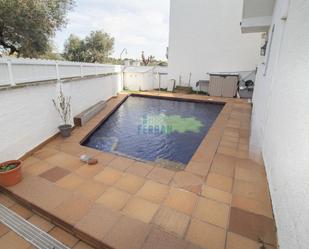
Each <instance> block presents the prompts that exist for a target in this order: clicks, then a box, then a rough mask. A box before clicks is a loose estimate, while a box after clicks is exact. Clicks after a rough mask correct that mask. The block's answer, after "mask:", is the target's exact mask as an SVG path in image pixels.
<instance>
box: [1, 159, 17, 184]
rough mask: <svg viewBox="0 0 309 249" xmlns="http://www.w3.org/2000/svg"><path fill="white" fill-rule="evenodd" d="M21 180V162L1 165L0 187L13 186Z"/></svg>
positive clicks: (13, 161)
mask: <svg viewBox="0 0 309 249" xmlns="http://www.w3.org/2000/svg"><path fill="white" fill-rule="evenodd" d="M21 179H22V176H21V161H17V160H12V161H6V162H3V163H0V185H2V186H6V187H8V186H13V185H15V184H17V183H19V182H20V181H21Z"/></svg>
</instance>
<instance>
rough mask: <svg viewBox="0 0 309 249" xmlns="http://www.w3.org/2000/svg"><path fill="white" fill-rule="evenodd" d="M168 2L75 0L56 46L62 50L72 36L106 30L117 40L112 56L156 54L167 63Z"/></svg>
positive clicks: (128, 56)
mask: <svg viewBox="0 0 309 249" xmlns="http://www.w3.org/2000/svg"><path fill="white" fill-rule="evenodd" d="M169 2H170V1H169V0H76V3H75V7H74V9H73V10H72V11H71V12H69V14H68V24H67V26H66V27H65V28H62V30H60V31H58V32H57V33H56V36H55V39H54V43H55V47H56V50H57V51H58V52H62V51H63V46H64V42H65V40H66V39H67V38H68V37H69V35H70V34H75V35H77V36H79V37H80V38H84V37H85V36H87V35H88V34H89V33H90V31H93V30H103V31H104V32H107V33H109V34H110V35H111V36H112V37H114V38H115V46H114V53H113V56H114V57H115V58H119V57H120V53H121V51H122V50H123V49H124V48H126V49H127V51H128V52H127V54H125V53H124V54H123V55H122V58H126V57H127V58H140V57H141V52H142V51H145V55H146V56H148V55H150V54H151V55H154V56H155V58H156V59H163V60H165V54H166V47H167V46H168V31H169Z"/></svg>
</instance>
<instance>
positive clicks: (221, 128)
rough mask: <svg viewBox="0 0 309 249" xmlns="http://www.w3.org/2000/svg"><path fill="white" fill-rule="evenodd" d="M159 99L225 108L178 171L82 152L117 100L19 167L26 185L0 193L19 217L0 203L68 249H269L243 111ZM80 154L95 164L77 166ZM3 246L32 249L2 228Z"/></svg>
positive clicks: (263, 186)
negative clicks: (85, 138) (69, 135)
mask: <svg viewBox="0 0 309 249" xmlns="http://www.w3.org/2000/svg"><path fill="white" fill-rule="evenodd" d="M147 94H152V95H158V93H147ZM160 95H161V96H165V97H169V98H180V99H184V98H185V99H192V100H198V101H220V102H224V103H225V106H224V108H223V110H222V112H221V113H220V115H219V116H218V118H217V120H216V121H215V123H214V124H213V126H212V127H211V129H210V130H209V132H208V134H207V136H206V137H205V138H204V139H203V141H202V143H201V145H200V146H199V148H198V149H197V151H196V153H195V154H194V156H193V157H192V160H191V161H190V162H189V164H188V165H187V167H186V168H185V170H184V171H173V170H170V169H166V168H162V167H160V165H158V164H154V163H143V162H138V161H135V160H132V159H128V158H125V157H121V156H118V155H114V154H110V153H104V152H100V151H97V150H93V149H91V148H87V147H83V146H81V145H79V142H80V141H81V140H82V139H83V138H84V137H85V136H86V135H87V134H89V132H90V131H91V130H93V129H94V128H95V127H96V126H97V125H98V124H99V122H100V121H101V120H103V119H104V118H105V117H106V116H107V115H108V114H109V113H111V112H112V111H113V110H114V109H115V108H116V107H117V105H119V104H120V103H121V101H123V100H124V99H125V97H126V95H125V94H121V95H119V96H118V97H116V98H112V99H111V100H109V101H108V103H107V106H106V108H105V109H104V110H103V111H101V112H100V113H99V114H98V115H97V116H96V117H94V118H93V119H92V120H90V121H89V122H88V123H87V124H86V125H85V126H83V127H79V128H76V129H75V130H74V131H73V134H72V136H71V137H70V138H67V139H63V138H61V137H56V138H55V139H53V140H52V141H50V142H49V143H47V144H45V145H44V146H42V147H41V148H40V149H38V150H36V151H35V152H34V153H32V155H30V156H29V157H27V158H25V159H24V161H23V174H24V179H23V181H22V182H21V183H19V184H18V185H16V186H14V187H10V188H7V189H4V188H3V189H2V190H3V192H5V194H6V195H9V196H10V198H16V199H17V200H18V202H19V203H20V204H21V205H23V206H25V207H26V208H23V207H22V206H21V205H18V206H17V204H16V203H15V201H13V200H12V199H10V198H7V197H6V196H4V195H2V194H1V195H0V203H4V204H5V205H6V206H10V207H11V208H12V209H13V210H15V211H16V212H17V213H20V214H21V215H22V216H23V217H25V218H27V219H28V220H29V221H31V220H32V221H33V222H34V223H35V224H37V225H38V226H39V227H40V226H41V227H42V228H44V229H45V230H47V231H49V232H50V234H52V235H53V236H54V237H56V238H58V239H59V240H60V241H65V243H66V244H67V245H69V246H70V247H73V248H75V249H76V248H77V249H81V248H91V247H90V245H91V246H93V247H96V248H115V249H150V248H153V249H172V248H177V249H182V248H183V249H193V248H205V249H242V248H244V249H251V248H252V249H259V248H260V246H261V243H260V241H262V242H264V243H265V247H266V248H268V249H271V248H275V247H276V228H275V222H274V218H273V215H272V207H271V200H270V195H269V190H268V184H267V180H266V174H265V169H264V166H263V164H262V162H261V161H258V162H257V161H254V160H253V159H255V158H252V154H251V153H250V151H249V135H250V130H249V129H250V118H251V106H250V104H248V103H246V102H245V101H243V100H237V99H221V98H210V97H207V96H199V95H180V94H162V93H161V94H160ZM84 153H86V154H90V155H93V156H95V157H96V158H98V161H99V163H98V164H97V165H95V166H88V165H86V164H84V163H82V162H80V160H79V156H80V155H81V154H84ZM33 212H37V213H39V214H40V215H43V216H44V217H46V218H47V219H48V220H45V219H43V218H41V217H40V216H37V215H33ZM55 225H56V227H55ZM64 230H66V231H64ZM0 236H1V237H0V244H1V245H2V244H3V245H7V244H8V243H9V241H12V240H14V243H16V245H15V244H14V246H15V248H28V247H30V245H29V244H28V243H25V242H24V241H23V240H22V239H20V238H19V237H18V236H17V235H15V234H14V233H13V232H11V231H9V230H8V229H7V228H6V227H4V226H2V225H1V226H0ZM80 239H81V240H83V241H84V242H82V241H80ZM85 242H86V243H87V244H89V245H87V244H84V243H85ZM16 246H19V247H16ZM5 248H10V247H5Z"/></svg>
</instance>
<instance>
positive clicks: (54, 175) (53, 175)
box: [40, 167, 71, 182]
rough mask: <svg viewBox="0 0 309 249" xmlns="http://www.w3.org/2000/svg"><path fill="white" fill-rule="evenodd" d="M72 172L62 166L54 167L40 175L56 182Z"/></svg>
mask: <svg viewBox="0 0 309 249" xmlns="http://www.w3.org/2000/svg"><path fill="white" fill-rule="evenodd" d="M70 173H71V172H70V171H69V170H66V169H63V168H60V167H54V168H51V169H50V170H47V171H46V172H44V173H42V174H40V176H41V177H43V178H45V179H47V180H49V181H51V182H56V181H58V180H60V179H62V178H63V177H65V176H66V175H68V174H70Z"/></svg>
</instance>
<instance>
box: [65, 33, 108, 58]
mask: <svg viewBox="0 0 309 249" xmlns="http://www.w3.org/2000/svg"><path fill="white" fill-rule="evenodd" d="M113 47H114V38H112V37H110V35H109V34H107V33H104V32H102V31H92V32H91V33H90V35H89V36H87V37H86V38H85V39H84V40H82V39H80V38H78V37H77V36H75V35H70V37H69V38H68V40H67V41H66V43H65V46H64V54H63V56H64V58H65V59H66V60H70V61H82V62H91V63H94V62H99V63H104V62H108V61H109V57H110V55H111V53H112V51H113Z"/></svg>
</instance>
